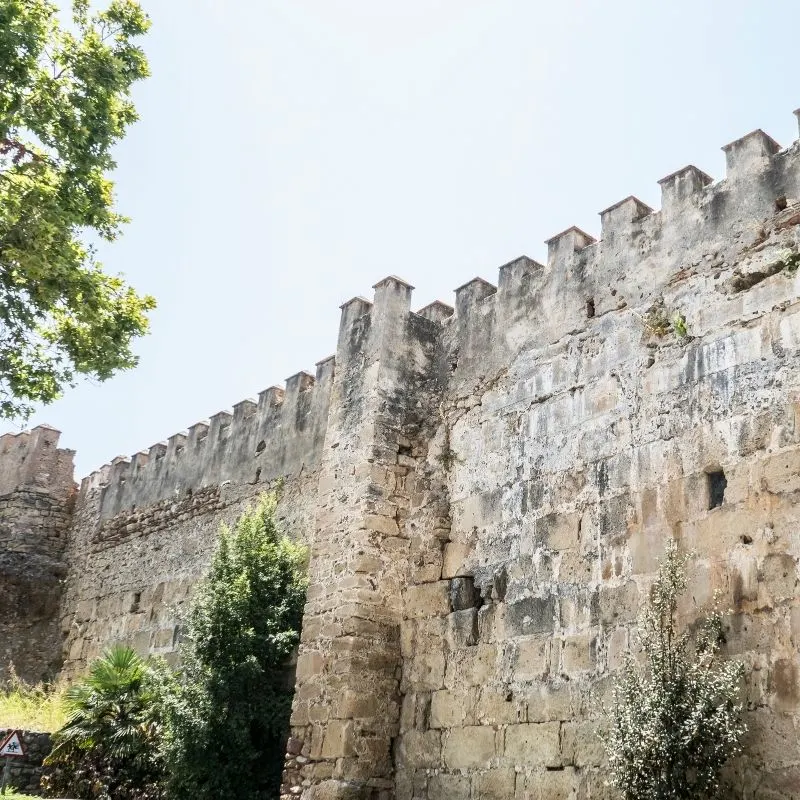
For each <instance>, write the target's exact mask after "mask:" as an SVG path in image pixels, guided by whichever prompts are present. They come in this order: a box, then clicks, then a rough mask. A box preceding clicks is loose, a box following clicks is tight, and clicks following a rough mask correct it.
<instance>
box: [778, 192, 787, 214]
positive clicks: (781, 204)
mask: <svg viewBox="0 0 800 800" xmlns="http://www.w3.org/2000/svg"><path fill="white" fill-rule="evenodd" d="M787 205H788V201H787V200H786V195H781V196H780V197H778V198H776V200H775V211H785V210H786V206H787Z"/></svg>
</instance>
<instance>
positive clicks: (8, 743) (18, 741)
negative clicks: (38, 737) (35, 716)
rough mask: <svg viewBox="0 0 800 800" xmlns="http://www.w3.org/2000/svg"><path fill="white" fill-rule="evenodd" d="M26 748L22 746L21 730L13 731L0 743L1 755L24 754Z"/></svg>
mask: <svg viewBox="0 0 800 800" xmlns="http://www.w3.org/2000/svg"><path fill="white" fill-rule="evenodd" d="M24 755H25V748H24V747H23V746H22V734H21V733H20V732H19V731H11V733H10V734H9V735H8V736H6V738H5V739H3V742H2V744H0V756H12V757H13V756H24Z"/></svg>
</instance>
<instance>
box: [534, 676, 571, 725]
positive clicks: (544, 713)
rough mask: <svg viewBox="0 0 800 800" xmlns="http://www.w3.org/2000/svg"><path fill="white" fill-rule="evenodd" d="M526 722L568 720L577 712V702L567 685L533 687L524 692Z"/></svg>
mask: <svg viewBox="0 0 800 800" xmlns="http://www.w3.org/2000/svg"><path fill="white" fill-rule="evenodd" d="M525 697H526V699H527V703H528V722H549V721H552V720H567V719H570V718H571V717H572V716H573V715H574V714H575V713H576V711H577V708H578V700H577V698H576V697H574V696H573V694H572V690H571V687H570V685H569V684H568V683H562V684H560V685H549V684H543V685H538V686H533V687H531V688H530V689H528V690H527V691H526V692H525Z"/></svg>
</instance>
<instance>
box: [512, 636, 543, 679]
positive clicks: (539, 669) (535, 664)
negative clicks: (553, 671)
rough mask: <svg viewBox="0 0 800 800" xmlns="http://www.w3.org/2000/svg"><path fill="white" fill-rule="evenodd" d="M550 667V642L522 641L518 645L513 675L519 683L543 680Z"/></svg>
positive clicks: (538, 640)
mask: <svg viewBox="0 0 800 800" xmlns="http://www.w3.org/2000/svg"><path fill="white" fill-rule="evenodd" d="M549 666H550V640H547V639H522V640H519V641H517V643H516V653H515V655H514V661H513V675H514V679H515V680H517V681H531V680H537V679H539V678H542V677H543V676H544V675H546V674H547V672H548V670H549Z"/></svg>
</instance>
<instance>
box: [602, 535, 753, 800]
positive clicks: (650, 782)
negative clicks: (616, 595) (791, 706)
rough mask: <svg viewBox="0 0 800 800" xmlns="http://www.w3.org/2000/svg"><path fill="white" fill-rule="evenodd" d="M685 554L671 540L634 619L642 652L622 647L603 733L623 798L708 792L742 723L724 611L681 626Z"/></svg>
mask: <svg viewBox="0 0 800 800" xmlns="http://www.w3.org/2000/svg"><path fill="white" fill-rule="evenodd" d="M687 560H688V559H687V557H686V556H681V555H679V554H678V550H677V545H676V544H675V542H674V541H670V542H668V544H667V547H666V553H665V555H664V558H663V560H662V562H661V564H660V567H659V570H658V575H657V577H656V580H655V582H654V584H653V587H652V591H651V596H650V599H649V601H648V603H647V605H646V606H645V608H644V609H643V611H642V614H641V617H640V620H639V640H640V645H641V656H642V658H641V660H637V658H636V657H635V656H634V655H633V654H632V653H630V652H629V653H628V655H627V658H626V661H625V665H624V668H623V670H622V674H621V676H620V677H619V678H618V680H617V683H616V686H615V704H614V707H613V709H612V711H611V726H610V730H609V731H608V732H607V733H605V734H603V738H604V743H605V747H606V754H607V756H608V762H609V770H610V779H611V783H612V784H613V785H614V786H616V787H617V788H618V789H619V790H620V791H621V792H622V795H623V797H624V798H625V800H696V798H707V797H713V796H714V795H715V794H716V792H717V791H718V789H719V785H720V775H721V771H722V767H723V765H724V764H725V762H726V761H727V760H728V759H729V758H730V757H731V756H733V755H735V754H736V753H738V752H739V751H740V745H739V742H740V740H741V737H742V736H743V734H744V731H745V725H744V723H743V721H742V718H741V712H742V706H741V703H740V702H739V695H740V692H741V678H742V675H743V666H742V664H741V663H739V662H736V661H730V660H729V661H724V660H720V658H719V655H720V647H721V643H722V619H721V617H720V615H719V614H718V613H716V612H715V613H712V614H711V615H710V616H708V617H705V618H703V619H701V620H700V621H699V624H698V625H696V626H691V627H688V628H686V629H684V630H680V629H679V626H678V620H677V611H678V601H679V597H680V595H681V594H682V593H683V591H684V590H685V588H686V562H687Z"/></svg>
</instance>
